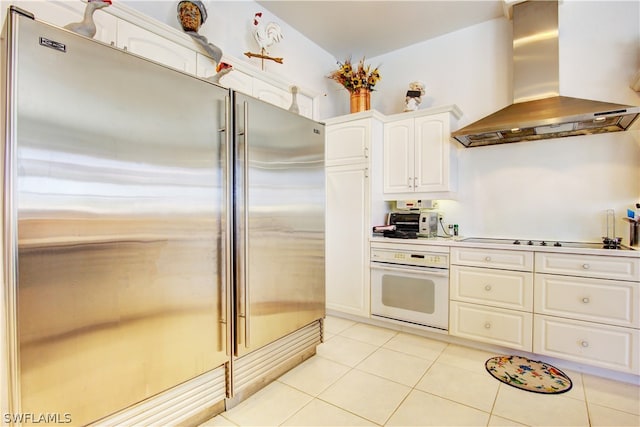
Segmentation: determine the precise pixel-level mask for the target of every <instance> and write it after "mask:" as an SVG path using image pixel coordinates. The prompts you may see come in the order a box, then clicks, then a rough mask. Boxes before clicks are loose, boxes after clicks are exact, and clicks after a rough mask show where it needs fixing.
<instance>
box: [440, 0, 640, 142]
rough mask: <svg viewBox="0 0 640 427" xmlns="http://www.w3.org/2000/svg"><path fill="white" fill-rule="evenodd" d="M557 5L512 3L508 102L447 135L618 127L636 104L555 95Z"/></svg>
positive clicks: (498, 137)
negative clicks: (510, 70)
mask: <svg viewBox="0 0 640 427" xmlns="http://www.w3.org/2000/svg"><path fill="white" fill-rule="evenodd" d="M558 52H559V43H558V4H557V2H556V1H526V2H523V3H519V4H516V5H514V6H513V54H514V59H513V86H514V87H513V97H514V100H513V101H514V103H513V104H511V105H509V106H507V107H505V108H503V109H502V110H500V111H498V112H496V113H493V114H491V115H489V116H487V117H485V118H483V119H481V120H478V121H477V122H475V123H472V124H470V125H468V126H466V127H464V128H462V129H459V130H457V131H455V132H453V133H452V136H453V137H454V138H455V139H456V140H458V142H460V143H461V144H462V145H464V146H465V147H478V146H483V145H493V144H505V143H510V142H520V141H532V140H539V139H549V138H561V137H565V136H576V135H590V134H595V133H605V132H617V131H624V130H627V129H628V128H629V126H631V124H632V123H633V122H634V121H635V120H636V119H637V118H638V116H639V115H640V107H634V106H630V105H621V104H613V103H609V102H600V101H592V100H590V99H581V98H572V97H567V96H561V94H560V79H559V73H560V72H559V53H558Z"/></svg>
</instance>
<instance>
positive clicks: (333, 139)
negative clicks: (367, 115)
mask: <svg viewBox="0 0 640 427" xmlns="http://www.w3.org/2000/svg"><path fill="white" fill-rule="evenodd" d="M326 135H327V153H326V163H327V166H336V165H346V164H353V163H362V162H368V161H369V160H368V159H369V148H370V142H371V137H372V135H371V120H370V119H359V120H351V121H346V122H343V123H338V124H335V125H331V126H327V132H326Z"/></svg>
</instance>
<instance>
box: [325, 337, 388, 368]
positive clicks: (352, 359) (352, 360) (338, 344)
mask: <svg viewBox="0 0 640 427" xmlns="http://www.w3.org/2000/svg"><path fill="white" fill-rule="evenodd" d="M377 349H378V347H377V346H375V345H371V344H367V343H364V342H362V341H357V340H352V339H351V338H346V337H343V336H341V335H336V336H335V337H333V338H331V339H330V340H327V341H326V342H323V343H322V344H320V345H319V346H318V347H317V349H316V354H318V355H319V356H322V357H325V358H327V359H329V360H333V361H334V362H338V363H342V364H343V365H347V366H351V367H354V366H356V365H357V364H358V363H360V362H362V361H363V360H364V359H365V358H366V357H367V356H369V355H370V354H371V353H373V352H374V351H376V350H377Z"/></svg>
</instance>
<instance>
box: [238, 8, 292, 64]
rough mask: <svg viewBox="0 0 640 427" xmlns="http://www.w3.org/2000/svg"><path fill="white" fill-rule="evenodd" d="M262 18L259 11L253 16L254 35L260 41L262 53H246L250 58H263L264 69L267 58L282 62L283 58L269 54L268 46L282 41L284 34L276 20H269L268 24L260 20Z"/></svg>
mask: <svg viewBox="0 0 640 427" xmlns="http://www.w3.org/2000/svg"><path fill="white" fill-rule="evenodd" d="M260 19H262V12H257V13H256V14H255V15H254V17H253V27H254V28H253V37H254V38H255V39H256V42H258V46H260V53H251V52H245V55H246V56H248V57H249V58H251V57H255V58H261V59H262V69H263V70H264V60H265V59H270V60H272V61H275V62H277V63H278V64H282V62H283V59H282V58H274V57H271V56H268V52H267V48H268V47H270V46H272V45H273V44H274V43H278V42H280V40H282V39H283V38H284V36H283V35H282V30H281V29H280V25H278V24H276V23H275V22H269V23H268V24H267V25H264V24H262V23H261V22H260Z"/></svg>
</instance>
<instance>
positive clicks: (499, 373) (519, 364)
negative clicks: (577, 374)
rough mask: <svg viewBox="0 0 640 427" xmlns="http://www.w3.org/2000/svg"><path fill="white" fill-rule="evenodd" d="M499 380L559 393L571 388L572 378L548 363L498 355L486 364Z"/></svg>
mask: <svg viewBox="0 0 640 427" xmlns="http://www.w3.org/2000/svg"><path fill="white" fill-rule="evenodd" d="M484 366H485V368H486V369H487V372H489V373H490V374H491V375H492V376H493V377H495V378H496V379H497V380H499V381H502V382H503V383H505V384H509V385H510V386H512V387H516V388H519V389H522V390H526V391H531V392H533V393H544V394H557V393H565V392H567V391H569V390H571V387H572V383H571V379H570V378H569V377H568V376H567V375H566V374H565V373H564V372H562V371H561V370H560V369H558V368H556V367H554V366H551V365H549V364H547V363H544V362H540V361H535V360H530V359H527V358H526V357H521V356H496V357H492V358H491V359H489V360H487V361H486V362H485V364H484Z"/></svg>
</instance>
